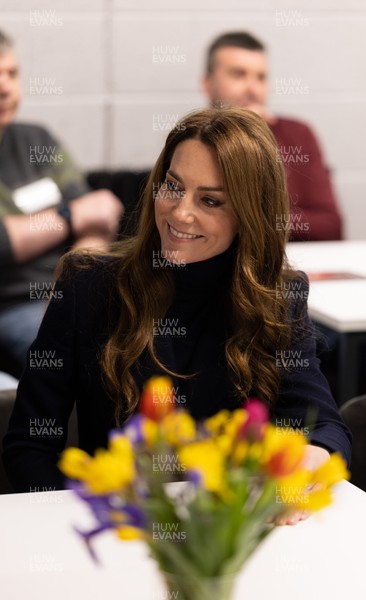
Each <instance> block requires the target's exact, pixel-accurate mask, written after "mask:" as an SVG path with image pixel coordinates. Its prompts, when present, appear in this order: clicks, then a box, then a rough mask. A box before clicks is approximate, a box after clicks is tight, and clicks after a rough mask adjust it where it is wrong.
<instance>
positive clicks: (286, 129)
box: [203, 32, 342, 241]
mask: <svg viewBox="0 0 366 600" xmlns="http://www.w3.org/2000/svg"><path fill="white" fill-rule="evenodd" d="M267 73H268V65H267V57H266V50H265V47H264V45H263V44H262V43H261V42H260V41H259V40H257V39H256V38H254V37H253V36H252V35H250V34H248V33H245V32H234V33H227V34H224V35H222V36H220V37H219V38H217V39H216V40H214V42H213V43H212V44H211V46H210V47H209V49H208V54H207V65H206V74H205V76H204V80H203V88H204V91H205V93H206V94H207V96H208V98H209V99H210V102H211V104H212V105H214V106H216V105H221V104H230V105H234V106H242V107H244V108H248V109H250V110H253V111H254V112H256V113H257V114H259V115H260V116H262V117H263V118H264V119H265V121H266V122H267V123H268V125H269V127H270V128H271V130H272V132H273V134H274V136H275V138H276V140H277V143H278V151H279V155H278V158H279V160H282V161H283V164H284V167H285V170H286V173H287V182H288V189H289V194H290V200H291V218H290V220H289V221H287V222H286V220H285V218H284V217H283V216H282V215H278V217H277V218H278V222H277V227H278V228H283V227H285V228H287V229H289V230H290V233H291V238H290V239H291V240H292V241H319V240H340V239H342V222H341V216H340V213H339V210H338V207H337V202H336V199H335V195H334V191H333V188H332V184H331V181H330V177H329V173H328V171H327V168H326V166H325V163H324V160H323V157H322V153H321V149H320V147H319V143H318V141H317V139H316V137H315V135H314V133H313V132H312V130H311V129H310V127H309V126H308V125H306V124H305V123H302V122H300V121H297V120H294V119H285V118H283V117H277V116H274V115H272V114H271V113H270V112H269V111H268V109H267V107H266V103H267V96H268V81H267Z"/></svg>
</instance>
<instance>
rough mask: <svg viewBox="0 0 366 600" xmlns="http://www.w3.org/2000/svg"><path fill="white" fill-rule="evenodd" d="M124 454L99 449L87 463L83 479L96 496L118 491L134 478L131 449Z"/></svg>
mask: <svg viewBox="0 0 366 600" xmlns="http://www.w3.org/2000/svg"><path fill="white" fill-rule="evenodd" d="M125 450H126V451H125V452H124V453H122V452H121V453H119V452H116V451H115V452H109V451H108V450H104V449H99V450H97V451H96V453H95V456H94V458H93V460H92V461H91V462H90V463H89V468H88V472H87V474H86V476H85V478H84V481H85V483H86V484H87V486H88V488H89V489H90V490H91V491H93V492H95V493H96V494H106V493H109V492H114V491H118V490H120V489H121V488H124V487H125V486H126V485H127V484H129V483H131V482H132V481H133V479H134V477H135V466H134V460H133V455H132V450H131V447H130V448H129V449H127V446H126V448H125Z"/></svg>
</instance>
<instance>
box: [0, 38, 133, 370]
mask: <svg viewBox="0 0 366 600" xmlns="http://www.w3.org/2000/svg"><path fill="white" fill-rule="evenodd" d="M20 96H21V94H20V79H19V68H18V62H17V58H16V56H15V53H14V50H13V44H12V41H11V39H10V38H9V37H8V36H7V35H5V34H4V33H2V32H0V355H2V356H3V357H4V356H5V357H7V356H9V357H11V359H12V360H13V362H14V365H16V368H15V370H16V371H17V374H18V375H19V373H20V371H21V369H22V368H23V366H24V364H25V359H26V351H27V349H28V347H29V345H30V344H31V342H32V341H33V339H34V338H35V336H36V333H37V330H38V326H39V324H40V321H41V319H42V316H43V313H44V311H45V308H46V306H47V302H48V300H49V299H50V297H51V296H52V294H53V293H54V291H53V274H54V269H55V266H56V263H57V261H58V259H59V257H60V256H61V255H62V253H63V252H64V251H65V250H67V249H70V248H78V247H94V248H100V249H102V250H103V249H106V248H107V247H108V245H109V243H110V242H111V241H112V240H114V239H115V237H116V235H117V232H118V229H119V222H120V219H121V216H122V213H123V205H122V203H121V202H120V200H118V198H117V197H116V196H114V195H113V194H112V193H111V192H110V191H108V190H98V191H96V192H91V191H90V189H89V187H88V185H87V183H86V181H85V180H84V177H83V176H82V174H81V173H80V172H79V171H78V169H77V168H76V167H75V165H74V163H73V161H72V159H71V158H70V156H69V155H68V154H67V152H66V150H65V149H64V148H63V147H62V146H61V145H60V144H59V142H58V141H57V140H55V139H54V138H53V137H52V135H51V134H50V133H49V132H48V131H47V130H46V129H44V128H42V127H39V126H37V125H30V124H24V123H14V122H13V119H14V117H15V114H16V111H17V108H18V105H19V102H20ZM0 360H1V359H0ZM13 371H14V369H13Z"/></svg>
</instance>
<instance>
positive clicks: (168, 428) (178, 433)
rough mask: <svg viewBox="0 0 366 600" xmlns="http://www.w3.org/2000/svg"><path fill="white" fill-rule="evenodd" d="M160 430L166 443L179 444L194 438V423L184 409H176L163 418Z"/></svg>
mask: <svg viewBox="0 0 366 600" xmlns="http://www.w3.org/2000/svg"><path fill="white" fill-rule="evenodd" d="M160 432H161V434H162V436H163V438H164V440H165V441H166V442H168V444H171V445H172V446H174V447H175V446H180V445H182V444H186V443H188V442H192V441H193V440H194V439H195V436H196V424H195V421H194V419H193V418H192V417H191V415H190V414H188V413H187V412H186V411H183V410H177V411H174V412H172V413H170V414H169V415H167V416H166V417H164V418H163V420H162V421H161V423H160Z"/></svg>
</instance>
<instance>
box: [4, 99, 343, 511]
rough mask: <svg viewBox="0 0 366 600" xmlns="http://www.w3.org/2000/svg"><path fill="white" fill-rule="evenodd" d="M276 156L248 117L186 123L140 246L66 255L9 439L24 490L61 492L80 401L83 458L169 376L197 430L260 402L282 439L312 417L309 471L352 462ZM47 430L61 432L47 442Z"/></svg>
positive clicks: (158, 178)
mask: <svg viewBox="0 0 366 600" xmlns="http://www.w3.org/2000/svg"><path fill="white" fill-rule="evenodd" d="M278 157H279V155H278V152H277V148H276V143H275V140H274V138H273V136H272V134H271V132H270V130H269V129H268V127H267V126H266V124H265V123H264V121H263V120H262V119H261V118H260V117H258V116H256V115H255V114H254V113H252V112H251V111H248V110H244V109H207V110H201V111H197V112H195V113H193V114H190V115H188V116H187V117H185V118H183V119H182V120H181V121H180V122H179V123H178V124H177V126H176V127H175V128H174V129H173V130H172V131H171V132H170V133H169V135H168V137H167V141H166V144H165V146H164V149H163V150H162V152H161V154H160V156H159V158H158V160H157V163H156V165H155V167H154V169H153V170H152V172H151V175H150V178H149V180H148V183H147V186H146V190H145V194H144V196H143V199H142V206H141V215H140V218H139V222H138V226H137V230H136V234H135V235H134V236H132V237H131V238H129V239H127V240H124V241H121V242H118V243H116V244H115V245H114V246H113V247H112V248H111V251H110V252H109V253H108V254H103V255H101V254H96V253H90V252H89V253H88V252H72V253H68V254H67V255H65V256H64V258H63V259H62V261H61V263H60V265H59V270H58V278H57V284H56V287H55V293H56V292H57V296H55V298H54V299H53V300H52V301H51V302H50V305H49V308H48V310H47V313H46V315H45V317H44V320H43V323H42V325H41V328H40V331H39V334H38V336H37V338H36V340H35V341H34V343H33V344H32V346H31V347H30V350H29V354H28V365H27V368H26V370H25V371H24V373H23V377H22V379H21V382H20V384H19V391H18V397H17V402H16V406H15V409H14V412H13V415H12V418H11V421H10V426H9V432H8V434H7V436H6V438H5V442H4V448H5V453H4V463H5V466H6V468H7V472H8V475H9V478H10V480H11V481H12V483H13V485H14V487H15V488H16V489H18V490H29V487H30V486H31V487H33V488H34V487H41V488H42V487H45V486H51V487H52V486H53V487H62V485H63V479H62V476H61V474H60V472H59V471H58V469H57V467H56V463H57V459H58V454H59V452H60V451H61V450H62V449H63V447H64V444H65V439H66V434H67V422H68V418H69V415H70V412H71V410H72V407H73V405H74V403H75V402H76V407H77V412H78V423H79V445H80V447H81V448H83V449H84V450H86V451H88V452H90V453H92V452H93V451H94V450H95V448H96V447H98V446H101V445H105V444H106V441H107V432H108V430H109V429H111V428H112V427H114V426H116V425H120V424H122V423H123V422H124V421H126V419H128V417H129V416H130V415H131V414H133V412H134V411H135V410H136V409H137V407H138V403H139V396H140V393H141V389H142V386H143V383H144V381H146V380H147V379H148V378H149V377H150V376H151V375H153V374H158V373H165V374H170V376H171V377H172V378H173V382H174V396H175V402H176V403H177V404H179V405H181V406H184V407H185V408H187V409H188V410H189V411H190V412H191V414H192V415H194V417H195V418H197V419H201V418H204V417H207V416H208V415H212V414H214V413H215V412H217V411H218V410H220V409H222V408H228V409H234V408H236V407H239V406H241V405H242V404H243V402H244V401H245V399H246V398H248V397H249V396H257V397H259V398H261V399H262V400H263V401H264V402H266V403H267V405H268V406H269V408H270V411H271V415H272V418H273V420H276V422H277V424H278V425H279V426H287V427H289V426H291V427H297V428H302V429H303V430H305V428H306V427H307V426H308V423H307V420H306V419H307V417H309V415H312V418H313V426H312V428H311V430H310V431H309V444H308V454H307V462H308V466H309V467H310V468H311V467H315V466H316V465H317V464H319V463H320V462H322V461H324V460H325V459H326V458H327V457H328V453H329V452H333V451H340V452H341V453H342V454H343V455H344V456H345V458H346V459H347V460H348V462H349V460H350V434H349V431H348V430H347V428H346V426H345V425H344V423H343V422H342V420H341V418H340V416H339V414H338V410H337V407H336V404H335V402H334V400H333V399H332V397H331V394H330V391H329V388H328V385H327V383H326V380H325V379H324V377H323V375H322V374H321V372H320V370H319V361H318V359H317V358H316V355H315V337H314V333H313V330H312V327H311V324H310V321H309V318H308V316H307V311H306V299H307V294H308V283H307V279H306V276H304V274H301V273H299V272H297V271H294V270H292V269H291V268H289V266H288V265H287V262H286V243H287V238H288V231H287V229H288V227H287V224H288V222H289V219H288V214H289V203H288V195H287V190H286V183H285V177H284V172H283V168H282V164H281V162H280V160H279V158H278ZM55 361H56V362H55ZM30 422H32V423H33V424H35V425H33V428H32V434H34V430H36V432H37V431H38V432H40V434H39V435H38V434H37V435H32V434H31V432H30V425H29V423H30ZM47 422H48V423H50V422H52V424H53V426H54V427H53V429H54V428H59V430H60V434H59V435H50V434H49V431H48V429H47V426H46V427H45V428H44V431H42V427H41V426H40V425H39V424H40V423H41V425H44V423H47ZM37 424H38V425H39V426H38V427H37ZM304 516H305V515H297V516H295V517H292V521H291V522H296V521H297V520H298V519H299V518H303V517H304Z"/></svg>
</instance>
